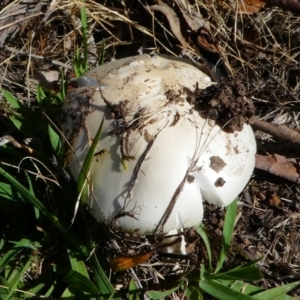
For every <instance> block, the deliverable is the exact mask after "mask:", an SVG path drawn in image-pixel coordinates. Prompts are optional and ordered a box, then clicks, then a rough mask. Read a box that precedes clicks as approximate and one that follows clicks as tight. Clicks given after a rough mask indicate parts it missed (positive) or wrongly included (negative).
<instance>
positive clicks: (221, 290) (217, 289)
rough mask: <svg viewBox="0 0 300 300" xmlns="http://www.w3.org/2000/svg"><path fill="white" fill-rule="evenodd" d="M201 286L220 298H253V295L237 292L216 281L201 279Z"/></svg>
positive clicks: (225, 299)
mask: <svg viewBox="0 0 300 300" xmlns="http://www.w3.org/2000/svg"><path fill="white" fill-rule="evenodd" d="M200 288H201V289H202V290H203V291H204V292H206V293H207V294H209V295H211V296H213V297H215V298H217V299H220V300H250V299H252V300H253V298H252V297H250V296H248V295H245V294H242V293H240V292H237V291H235V290H233V289H231V288H230V287H227V286H224V285H222V284H221V283H218V282H216V281H206V280H205V281H201V282H200Z"/></svg>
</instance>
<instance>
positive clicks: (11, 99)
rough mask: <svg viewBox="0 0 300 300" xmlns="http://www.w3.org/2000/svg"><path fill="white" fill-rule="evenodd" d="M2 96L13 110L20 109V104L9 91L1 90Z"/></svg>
mask: <svg viewBox="0 0 300 300" xmlns="http://www.w3.org/2000/svg"><path fill="white" fill-rule="evenodd" d="M2 94H3V96H4V98H5V99H6V100H7V102H8V103H9V104H10V105H11V106H12V107H13V108H15V109H18V108H21V104H20V102H19V101H18V100H17V98H15V97H14V96H13V95H12V94H11V93H10V92H9V91H7V90H5V89H2Z"/></svg>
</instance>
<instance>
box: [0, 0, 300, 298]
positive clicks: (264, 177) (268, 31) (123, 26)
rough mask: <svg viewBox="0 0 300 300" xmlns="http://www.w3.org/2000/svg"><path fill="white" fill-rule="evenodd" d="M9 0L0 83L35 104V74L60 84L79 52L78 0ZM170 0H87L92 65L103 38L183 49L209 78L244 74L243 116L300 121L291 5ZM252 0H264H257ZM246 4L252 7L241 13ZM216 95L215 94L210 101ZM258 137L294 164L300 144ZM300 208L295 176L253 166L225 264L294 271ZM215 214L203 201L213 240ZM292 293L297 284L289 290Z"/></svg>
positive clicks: (268, 272) (289, 275)
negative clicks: (257, 263) (186, 3)
mask: <svg viewBox="0 0 300 300" xmlns="http://www.w3.org/2000/svg"><path fill="white" fill-rule="evenodd" d="M9 2H10V1H2V2H1V3H0V9H2V14H1V19H0V85H1V86H2V87H4V88H6V89H8V90H9V91H10V92H12V93H13V94H14V95H15V96H16V97H18V99H20V100H21V101H22V102H23V103H24V104H25V105H27V106H31V107H33V108H34V106H35V105H36V102H35V99H36V95H35V93H36V85H37V83H40V84H41V85H44V86H46V87H47V88H48V89H50V90H51V91H53V92H58V91H59V88H60V84H61V74H63V73H64V74H65V76H66V77H68V78H72V77H74V74H73V71H72V70H73V64H74V56H75V55H74V54H75V53H76V47H77V46H78V47H79V52H80V53H83V48H82V40H83V38H82V28H81V26H80V5H81V4H80V2H72V1H67V0H66V1H52V2H51V6H50V1H43V2H39V4H37V3H36V2H35V1H33V0H32V1H23V2H15V3H14V5H11V6H9ZM170 2H171V1H170ZM174 2H175V3H176V4H175V5H171V4H170V3H169V2H168V1H165V4H164V5H162V4H157V3H154V2H153V3H151V1H148V3H146V2H145V1H142V0H141V1H137V0H136V1H125V2H123V1H100V0H99V1H95V2H92V1H86V4H87V9H88V12H87V20H88V27H89V31H88V45H89V47H88V50H89V51H88V58H89V60H88V64H89V66H90V68H93V67H95V66H96V65H97V64H98V61H99V57H100V53H101V49H102V47H105V60H106V61H110V60H111V59H113V58H121V57H126V56H130V55H137V54H138V53H139V52H143V53H155V52H159V53H165V54H170V55H183V56H185V57H188V58H190V59H191V60H193V61H194V62H195V64H197V65H198V66H199V67H200V68H202V69H203V70H204V71H206V72H207V73H208V74H209V75H211V76H212V77H213V79H214V80H216V81H218V80H220V79H221V78H222V77H227V76H231V77H232V78H234V79H236V80H238V82H240V83H242V84H243V86H244V87H245V89H246V93H247V97H250V98H252V100H253V103H254V108H252V107H251V105H252V104H250V103H248V102H246V103H245V104H243V105H241V107H240V108H241V109H244V108H245V107H247V109H246V110H245V109H244V110H245V113H246V114H247V113H249V112H250V111H251V113H249V116H247V118H248V117H251V116H252V114H253V113H254V114H255V115H256V116H257V117H258V118H259V119H261V120H263V121H268V122H272V123H274V124H277V125H286V126H288V127H290V128H293V129H295V130H296V131H299V112H300V100H299V86H300V83H299V78H300V75H299V69H300V66H299V62H300V51H299V44H300V34H299V33H300V32H299V31H300V26H299V24H300V15H299V14H298V13H297V11H296V10H295V11H292V10H291V9H290V8H289V7H285V8H279V7H275V6H270V5H269V6H265V7H264V8H260V6H258V8H255V9H253V7H252V6H251V9H250V8H249V7H248V6H247V7H246V8H245V7H244V8H243V9H242V8H241V7H240V6H239V5H236V3H237V2H235V1H210V0H204V1H198V4H197V5H190V7H189V9H190V11H189V12H188V11H187V10H186V9H184V8H182V7H183V6H182V5H183V4H182V3H183V2H184V1H183V2H180V1H174ZM241 2H242V1H240V2H238V3H241ZM248 2H249V1H248ZM250 2H251V1H250ZM253 2H254V1H253ZM125 3H126V5H125ZM256 3H258V4H261V6H263V5H262V4H263V2H262V1H256ZM168 4H169V6H167V5H168ZM170 7H172V8H173V9H174V10H173V13H175V16H174V14H172V12H170V10H169V9H170ZM252 9H253V10H254V11H256V12H254V13H249V12H251V11H252ZM245 10H246V12H248V13H244V11H245ZM178 21H179V22H180V26H178ZM176 24H177V25H176ZM50 75H51V76H52V77H50ZM70 88H71V87H70ZM242 93H244V91H243V92H242ZM0 101H2V100H1V98H0ZM0 103H1V102H0ZM223 104H224V103H222V101H220V102H218V103H217V106H218V107H221V108H222V105H223ZM0 113H1V114H2V115H1V118H0V123H2V126H1V127H0V135H1V136H2V135H4V134H7V132H10V130H11V128H10V126H9V124H8V123H7V122H6V117H7V111H5V110H4V109H3V108H1V105H0ZM235 126H241V124H235ZM256 137H257V142H258V153H259V154H261V155H264V156H267V155H274V154H277V155H283V156H285V157H286V158H288V159H293V160H292V163H293V167H295V168H296V170H297V172H298V171H299V157H300V151H299V149H300V145H299V144H296V143H292V142H291V141H283V140H282V139H278V138H276V137H273V136H272V135H270V134H267V133H264V132H262V131H256ZM290 161H291V160H290ZM299 209H300V188H299V185H298V184H297V183H295V182H293V181H291V180H287V179H285V178H279V177H278V176H275V175H274V174H270V173H269V172H267V171H262V170H259V169H256V170H255V171H254V174H253V177H252V179H251V180H250V182H249V185H248V186H247V187H246V189H245V191H244V193H243V194H242V195H241V196H240V198H239V212H240V214H239V219H238V222H237V225H236V227H235V233H234V239H233V242H232V245H231V249H230V255H229V257H228V260H227V261H226V268H231V267H234V266H238V265H240V264H242V263H245V262H248V261H249V260H254V259H257V258H259V257H262V256H264V259H263V260H262V262H261V264H260V268H261V270H262V271H263V273H264V275H265V279H264V280H263V281H261V282H259V284H260V285H262V286H263V287H265V288H270V287H274V286H279V285H281V284H283V283H288V282H293V281H295V280H299V272H300V251H299V247H300V246H299V245H300V234H299V226H300V213H299ZM222 218H223V211H222V210H221V209H217V208H215V207H211V206H208V205H207V207H206V216H205V221H204V224H205V225H206V226H207V228H208V230H209V234H210V236H211V237H212V240H214V241H215V243H216V245H215V248H216V250H217V249H218V247H219V239H218V237H220V233H221V229H222ZM186 235H187V239H188V241H189V245H188V249H189V251H190V252H191V253H193V254H194V256H195V258H194V259H195V260H196V261H197V260H199V261H202V260H203V257H205V255H206V254H205V251H204V250H203V245H202V244H201V242H200V240H199V238H196V237H195V235H194V233H193V231H192V230H190V231H187V233H186ZM153 259H154V260H155V259H156V258H153ZM140 274H144V273H142V272H141V273H140ZM114 280H115V282H118V280H119V279H118V278H115V279H114ZM122 280H123V279H122ZM297 294H300V289H299V288H298V290H297V289H296V290H294V291H293V292H292V295H297Z"/></svg>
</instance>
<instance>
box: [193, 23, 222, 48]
mask: <svg viewBox="0 0 300 300" xmlns="http://www.w3.org/2000/svg"><path fill="white" fill-rule="evenodd" d="M197 43H198V45H199V46H200V47H202V48H203V49H204V50H207V51H209V52H213V53H219V48H218V45H217V42H216V40H215V38H214V36H213V35H212V34H211V32H210V30H209V29H207V28H206V27H204V26H203V27H201V28H200V29H199V30H198V36H197Z"/></svg>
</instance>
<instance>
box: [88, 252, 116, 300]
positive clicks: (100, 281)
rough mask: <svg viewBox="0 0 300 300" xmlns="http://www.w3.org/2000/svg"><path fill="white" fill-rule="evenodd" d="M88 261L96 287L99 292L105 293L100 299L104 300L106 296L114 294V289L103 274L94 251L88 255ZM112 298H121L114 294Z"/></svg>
mask: <svg viewBox="0 0 300 300" xmlns="http://www.w3.org/2000/svg"><path fill="white" fill-rule="evenodd" d="M90 263H91V266H92V269H93V273H94V276H95V280H96V284H97V287H98V289H99V290H100V291H101V294H104V295H106V296H105V297H103V298H102V299H103V300H106V299H108V297H111V296H112V295H114V294H115V293H116V290H115V289H114V287H113V286H112V284H111V283H110V281H109V280H108V278H107V276H106V275H105V273H104V271H103V269H102V268H101V266H100V264H99V261H98V258H97V256H96V254H95V252H93V254H92V255H91V257H90ZM107 296H108V297H107ZM113 299H115V300H117V299H118V300H121V298H119V297H116V296H114V297H113Z"/></svg>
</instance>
